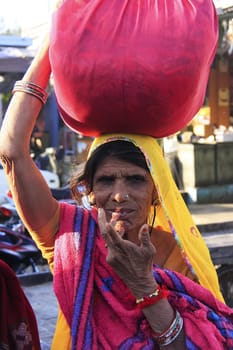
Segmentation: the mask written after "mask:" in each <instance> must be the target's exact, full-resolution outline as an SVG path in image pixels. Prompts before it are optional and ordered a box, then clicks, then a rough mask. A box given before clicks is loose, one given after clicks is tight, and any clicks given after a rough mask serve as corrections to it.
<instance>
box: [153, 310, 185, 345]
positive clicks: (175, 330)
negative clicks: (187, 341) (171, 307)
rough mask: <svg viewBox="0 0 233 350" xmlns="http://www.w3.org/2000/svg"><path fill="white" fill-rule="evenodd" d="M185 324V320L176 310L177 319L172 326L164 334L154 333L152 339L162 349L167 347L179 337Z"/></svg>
mask: <svg viewBox="0 0 233 350" xmlns="http://www.w3.org/2000/svg"><path fill="white" fill-rule="evenodd" d="M183 324H184V321H183V318H182V317H181V315H180V313H179V311H177V310H176V311H175V317H174V319H173V321H172V323H171V324H170V326H169V327H168V328H167V329H166V330H165V331H164V332H162V333H155V332H153V334H152V337H153V338H154V340H155V341H156V343H157V344H158V345H159V346H160V347H163V346H167V345H169V344H171V343H173V342H174V341H175V340H176V338H177V337H178V336H179V334H180V333H181V331H182V329H183Z"/></svg>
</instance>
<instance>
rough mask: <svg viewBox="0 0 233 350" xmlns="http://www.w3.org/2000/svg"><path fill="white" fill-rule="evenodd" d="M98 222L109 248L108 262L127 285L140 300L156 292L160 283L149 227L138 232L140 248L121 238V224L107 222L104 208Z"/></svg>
mask: <svg viewBox="0 0 233 350" xmlns="http://www.w3.org/2000/svg"><path fill="white" fill-rule="evenodd" d="M98 223H99V227H100V231H101V234H102V237H103V238H104V240H105V242H106V246H107V249H108V254H107V258H106V260H107V262H108V263H109V265H111V266H112V267H113V269H114V270H115V272H116V273H117V274H118V276H119V277H120V278H121V279H122V280H123V281H124V282H125V284H126V285H127V286H128V287H129V289H130V290H131V292H132V293H133V295H134V296H135V297H136V298H140V297H143V296H145V295H148V294H150V293H152V292H153V291H154V290H155V289H156V287H157V283H156V281H155V280H154V277H153V274H152V264H153V258H154V255H155V253H156V250H155V247H154V246H153V244H152V243H151V240H150V235H149V230H148V225H146V224H145V225H143V226H142V227H141V229H140V230H139V233H138V238H139V241H140V242H141V244H140V246H138V245H136V244H135V243H133V242H131V241H128V240H125V239H123V238H122V237H121V233H119V232H118V231H117V230H116V229H115V227H117V222H115V221H111V222H110V223H109V222H107V220H106V215H105V212H104V210H103V209H101V208H100V209H99V210H98Z"/></svg>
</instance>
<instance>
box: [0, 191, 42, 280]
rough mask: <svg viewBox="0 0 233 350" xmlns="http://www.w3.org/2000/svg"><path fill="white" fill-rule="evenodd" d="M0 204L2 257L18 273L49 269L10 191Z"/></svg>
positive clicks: (0, 245)
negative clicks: (18, 211) (4, 200)
mask: <svg viewBox="0 0 233 350" xmlns="http://www.w3.org/2000/svg"><path fill="white" fill-rule="evenodd" d="M5 199H6V202H5V203H4V204H1V205H0V259H2V260H3V261H5V262H6V263H7V264H8V265H9V266H10V267H11V268H12V269H13V270H14V271H15V273H16V274H17V275H22V274H25V273H35V272H41V270H44V271H45V270H48V267H47V262H46V260H45V259H44V258H43V257H42V254H41V252H40V250H39V249H38V247H37V246H36V244H35V243H34V241H33V239H32V238H31V237H30V235H29V233H28V232H27V230H26V228H25V226H24V225H23V223H22V221H21V219H20V218H19V215H18V213H17V210H16V208H15V205H14V202H13V199H12V198H11V196H10V192H9V193H8V194H7V195H6V196H5Z"/></svg>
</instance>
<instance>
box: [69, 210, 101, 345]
mask: <svg viewBox="0 0 233 350" xmlns="http://www.w3.org/2000/svg"><path fill="white" fill-rule="evenodd" d="M77 211H78V213H77V216H76V221H75V228H74V229H75V232H82V224H83V213H82V210H80V209H79V208H77ZM95 232H96V223H95V221H94V219H93V218H92V216H91V215H90V216H89V222H88V232H87V242H86V248H84V251H85V256H84V259H83V266H82V271H81V274H80V280H79V283H78V289H77V294H76V298H75V304H74V313H73V320H72V330H71V333H72V350H75V349H76V342H77V335H78V333H79V323H80V317H81V312H82V305H83V302H84V298H85V292H86V289H87V283H88V280H89V271H90V267H91V262H92V252H93V246H94V241H95V240H94V238H95ZM80 238H81V240H82V237H80ZM90 314H91V313H89V315H90ZM92 333H93V330H92V326H91V322H90V319H89V320H87V328H86V336H85V343H86V342H87V343H89V342H90V340H91V341H92V337H90V335H91V334H92ZM83 346H84V348H85V346H86V345H85V344H83ZM89 346H90V347H89V348H91V345H90V344H89Z"/></svg>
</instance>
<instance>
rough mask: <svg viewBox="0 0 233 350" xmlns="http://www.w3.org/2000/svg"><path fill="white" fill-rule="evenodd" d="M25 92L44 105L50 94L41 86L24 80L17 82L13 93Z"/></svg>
mask: <svg viewBox="0 0 233 350" xmlns="http://www.w3.org/2000/svg"><path fill="white" fill-rule="evenodd" d="M15 92H25V93H26V94H29V95H32V96H34V97H36V98H37V99H39V100H40V101H41V102H42V103H43V104H45V103H46V101H47V98H48V93H47V91H46V90H45V89H43V88H42V87H41V86H39V85H37V84H35V83H31V82H28V81H24V80H18V81H16V82H15V85H14V87H13V90H12V93H13V94H14V93H15Z"/></svg>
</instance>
